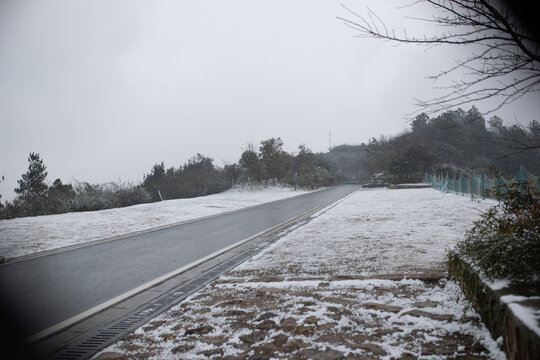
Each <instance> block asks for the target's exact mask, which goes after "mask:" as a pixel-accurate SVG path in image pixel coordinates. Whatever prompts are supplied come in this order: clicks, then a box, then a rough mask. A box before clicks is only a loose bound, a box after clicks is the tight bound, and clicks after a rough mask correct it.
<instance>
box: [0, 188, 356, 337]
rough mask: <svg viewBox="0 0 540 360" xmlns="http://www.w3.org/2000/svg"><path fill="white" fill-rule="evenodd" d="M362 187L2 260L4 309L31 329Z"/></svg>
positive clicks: (43, 326)
mask: <svg viewBox="0 0 540 360" xmlns="http://www.w3.org/2000/svg"><path fill="white" fill-rule="evenodd" d="M357 188H358V187H357V186H353V185H344V186H338V187H334V188H329V189H325V190H322V191H318V192H314V193H309V194H305V195H301V196H297V197H294V198H290V199H285V200H281V201H276V202H272V203H268V204H262V205H259V206H256V207H252V208H249V209H245V210H241V211H237V212H233V213H229V214H224V215H220V216H215V217H211V218H208V219H203V220H199V221H194V222H189V223H185V224H181V225H177V226H173V227H169V228H165V229H161V230H156V231H152V232H147V233H144V234H139V235H134V236H129V237H126V238H122V239H117V240H113V241H109V242H105V243H101V244H95V245H89V246H85V247H81V248H77V249H72V250H68V251H64V252H59V253H55V254H50V255H45V256H41V257H36V258H32V259H28V260H24V261H19V262H13V263H6V264H3V265H1V266H0V294H1V295H0V300H2V302H3V304H2V307H3V310H4V311H6V310H7V311H8V313H9V314H11V315H12V316H14V317H15V318H16V319H17V322H18V323H19V325H20V326H21V331H22V333H23V335H24V336H25V337H28V336H30V335H33V334H36V333H38V332H40V331H42V330H44V329H47V328H49V327H51V326H53V325H56V324H58V323H60V322H62V321H64V320H66V319H69V318H71V317H73V316H76V315H78V314H80V313H82V312H84V311H86V310H88V309H91V308H93V307H95V306H97V305H100V304H102V303H104V302H106V301H108V300H110V299H113V298H115V297H117V296H119V295H121V294H124V293H125V292H127V291H130V290H132V289H134V288H136V287H138V286H141V285H143V284H145V283H147V282H149V281H152V280H154V279H156V278H158V277H160V276H163V275H165V274H168V273H169V272H171V271H174V270H176V269H179V268H181V267H182V266H185V265H187V264H190V263H192V262H194V261H197V260H198V259H201V258H203V257H205V256H207V255H209V254H212V253H214V252H216V251H218V250H220V249H223V248H225V247H227V246H229V245H231V244H234V243H236V242H238V241H240V240H243V239H246V238H248V237H250V236H253V235H255V234H257V233H259V232H261V231H263V230H265V229H268V228H271V227H273V226H275V225H277V224H280V223H282V222H284V221H286V220H288V219H290V218H293V217H295V216H296V215H299V214H301V213H304V212H305V211H308V210H310V209H312V208H314V207H316V206H319V205H321V204H324V203H326V202H328V201H330V200H332V199H335V198H337V197H342V196H346V195H347V194H349V193H351V192H353V191H354V190H356V189H357Z"/></svg>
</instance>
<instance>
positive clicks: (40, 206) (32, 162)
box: [15, 153, 48, 216]
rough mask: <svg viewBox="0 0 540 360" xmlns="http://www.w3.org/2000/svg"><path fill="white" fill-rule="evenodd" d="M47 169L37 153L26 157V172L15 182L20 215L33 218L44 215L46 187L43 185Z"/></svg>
mask: <svg viewBox="0 0 540 360" xmlns="http://www.w3.org/2000/svg"><path fill="white" fill-rule="evenodd" d="M46 170H47V167H46V166H45V165H44V164H43V160H42V159H41V158H40V156H39V154H37V153H30V155H29V156H28V171H27V172H26V174H22V179H20V180H17V183H18V184H19V187H18V188H15V192H16V193H17V194H19V196H18V199H16V200H18V204H19V208H20V215H22V216H35V215H43V214H45V213H46V201H45V200H46V197H47V190H48V186H47V184H45V178H46V177H47V171H46Z"/></svg>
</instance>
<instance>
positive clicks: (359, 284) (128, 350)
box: [96, 189, 505, 360]
mask: <svg viewBox="0 0 540 360" xmlns="http://www.w3.org/2000/svg"><path fill="white" fill-rule="evenodd" d="M494 204H495V202H493V201H490V200H486V201H481V202H478V201H471V199H470V198H467V197H461V196H456V195H454V194H441V193H440V192H438V191H435V190H433V189H411V190H387V189H376V190H362V191H358V192H356V193H354V194H353V195H351V196H349V197H347V198H345V199H344V200H342V201H341V202H339V203H338V204H337V205H335V206H331V207H330V208H328V209H326V210H325V211H321V212H319V213H318V214H315V215H314V216H313V220H312V221H311V222H309V223H308V224H306V225H304V226H301V227H297V228H296V229H294V230H292V231H290V232H288V233H286V234H284V236H283V237H282V238H281V239H280V240H278V241H277V242H276V243H274V244H273V245H272V246H270V247H268V248H267V249H265V250H264V251H262V252H261V253H260V254H258V255H256V256H255V257H253V258H251V259H249V260H247V261H246V262H244V263H243V264H241V265H240V266H238V267H237V268H235V269H233V270H232V271H230V272H229V273H227V274H224V275H223V276H222V277H220V278H219V279H218V280H216V281H214V282H213V283H211V284H209V285H208V286H206V287H205V288H203V289H202V290H200V291H199V292H197V293H195V294H193V295H192V296H190V297H189V298H187V299H186V300H184V301H182V302H180V303H179V304H178V305H177V306H175V307H173V308H172V309H170V310H169V311H167V312H165V313H163V314H162V315H160V316H159V317H157V318H155V319H153V320H152V321H150V322H149V323H147V324H146V325H144V326H142V327H140V328H139V329H137V330H136V331H135V332H134V333H132V334H130V335H129V336H128V337H126V338H125V339H124V340H122V341H120V342H118V343H116V344H114V345H112V346H111V347H109V348H108V349H105V350H104V351H103V352H101V353H100V354H98V355H97V356H96V358H97V359H100V360H101V359H103V360H104V359H133V358H138V359H245V358H251V357H254V358H273V359H290V358H295V359H310V358H317V359H335V358H348V359H392V358H394V359H396V358H399V359H451V358H474V359H505V355H504V353H502V352H501V351H500V350H499V343H497V342H496V341H495V340H493V339H492V338H491V336H490V334H489V332H488V331H487V329H486V328H485V326H484V325H483V324H482V323H481V322H480V321H479V317H478V315H477V314H476V313H475V312H474V311H473V310H472V308H471V305H470V304H469V303H468V302H467V301H466V300H465V298H464V296H463V294H462V292H461V290H460V289H459V286H458V285H457V284H456V283H455V282H453V281H452V280H449V279H447V278H446V276H445V267H444V261H445V254H446V251H447V250H448V249H449V248H450V247H452V246H453V245H454V244H455V243H456V242H457V241H459V240H460V239H462V238H463V236H464V233H465V231H466V230H467V228H469V227H470V226H471V225H472V222H473V221H474V220H476V219H478V218H479V215H480V212H481V211H485V210H487V209H488V208H489V207H491V206H493V205H494Z"/></svg>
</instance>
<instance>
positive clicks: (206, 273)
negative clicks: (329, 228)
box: [31, 198, 339, 360]
mask: <svg viewBox="0 0 540 360" xmlns="http://www.w3.org/2000/svg"><path fill="white" fill-rule="evenodd" d="M338 200H339V198H338V199H334V200H332V201H329V202H328V203H326V204H324V205H321V206H318V207H316V208H315V209H312V210H311V211H309V212H306V213H304V214H302V215H301V216H298V217H296V218H294V219H292V220H291V221H289V222H287V223H285V224H283V225H282V226H280V227H278V228H274V229H272V230H270V231H268V232H267V233H264V234H261V235H260V236H258V237H256V238H254V239H252V240H250V241H247V242H245V243H243V244H241V245H239V246H237V247H235V248H233V249H230V250H229V251H227V252H225V253H222V254H220V255H218V256H216V257H214V258H211V259H209V260H207V261H205V262H203V263H201V264H199V265H197V266H195V267H193V268H191V269H189V270H187V271H185V272H182V273H180V274H178V275H176V276H174V277H173V278H171V279H168V280H165V281H164V282H162V283H160V284H157V285H156V286H154V287H152V288H150V289H147V290H145V291H143V292H141V293H139V294H136V295H134V296H132V297H130V298H128V299H126V300H123V301H122V302H120V303H118V304H116V305H113V306H111V307H109V308H106V309H104V310H102V311H101V312H99V313H97V314H95V315H93V316H91V317H89V318H86V319H84V320H82V321H80V322H78V323H76V324H74V325H72V326H70V327H68V328H66V329H64V330H62V331H59V332H57V333H55V334H52V335H50V336H48V337H46V338H44V339H42V340H39V341H37V342H35V343H33V344H31V347H32V350H33V352H34V354H37V358H39V359H47V360H52V359H58V360H79V359H88V358H90V357H91V356H93V355H95V354H96V353H97V352H99V351H101V350H102V349H104V348H106V347H107V346H109V345H111V344H113V343H115V342H117V341H118V340H120V339H122V338H123V337H124V336H126V335H127V334H129V333H130V332H131V331H133V330H135V329H137V328H138V327H140V326H141V325H143V324H145V323H146V322H148V321H149V320H151V319H153V318H154V317H156V316H158V315H159V314H161V313H162V312H164V311H166V310H167V309H169V308H171V307H172V306H174V305H176V304H178V303H179V302H180V301H182V300H184V299H185V298H186V297H188V296H189V295H191V294H193V293H195V292H196V291H198V290H200V289H201V288H203V287H204V286H205V285H207V284H208V283H210V282H211V281H213V280H215V279H216V278H218V277H219V276H220V275H222V274H223V273H225V272H227V271H228V270H231V269H233V268H234V267H236V266H237V265H239V264H240V263H242V262H243V261H245V260H246V259H248V258H250V257H251V256H253V255H255V254H257V253H259V252H260V251H261V250H262V249H264V248H265V247H267V246H268V245H270V244H271V243H273V242H275V241H276V240H278V239H279V238H281V237H283V236H284V235H286V234H287V233H288V232H290V231H292V230H293V229H295V228H297V227H299V226H302V225H304V224H305V223H307V222H309V221H310V220H311V219H312V218H313V217H316V216H318V215H320V213H319V214H316V212H317V211H319V210H320V209H322V208H325V207H327V206H328V205H330V204H332V203H335V202H336V201H338ZM314 214H315V215H314Z"/></svg>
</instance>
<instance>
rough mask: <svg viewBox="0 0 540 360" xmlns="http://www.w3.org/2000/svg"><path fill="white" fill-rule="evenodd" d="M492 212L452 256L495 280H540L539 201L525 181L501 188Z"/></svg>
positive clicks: (472, 230) (478, 222) (480, 221)
mask: <svg viewBox="0 0 540 360" xmlns="http://www.w3.org/2000/svg"><path fill="white" fill-rule="evenodd" d="M496 192H497V194H496V195H497V196H498V197H499V198H500V199H501V202H500V204H499V205H497V206H495V207H493V208H491V209H489V210H488V211H487V212H486V213H484V214H483V215H482V218H481V220H479V221H476V222H475V223H474V226H473V227H472V229H471V230H469V231H468V232H467V236H466V239H465V240H464V241H462V242H461V243H459V244H458V245H457V247H456V249H455V250H454V251H452V252H451V253H450V256H451V257H452V256H465V257H467V258H468V259H470V261H471V262H472V263H473V264H474V265H477V266H479V267H480V268H481V269H482V270H483V271H484V273H485V274H486V275H488V276H490V277H492V278H510V279H513V280H519V281H526V282H530V281H538V280H540V198H539V195H540V194H539V192H538V190H537V189H536V188H535V187H534V186H533V185H532V184H531V183H528V182H525V181H522V182H517V183H513V184H510V185H501V186H500V187H499V188H498V189H497V190H496Z"/></svg>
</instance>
